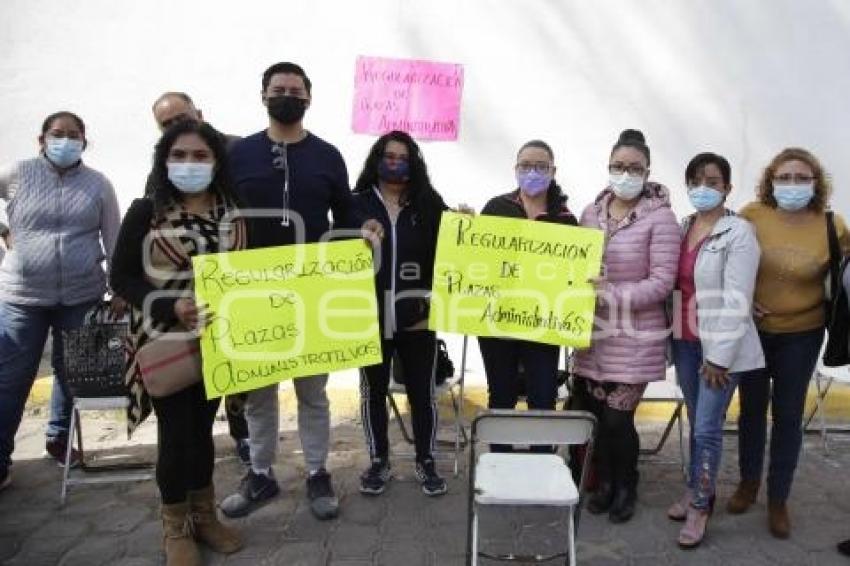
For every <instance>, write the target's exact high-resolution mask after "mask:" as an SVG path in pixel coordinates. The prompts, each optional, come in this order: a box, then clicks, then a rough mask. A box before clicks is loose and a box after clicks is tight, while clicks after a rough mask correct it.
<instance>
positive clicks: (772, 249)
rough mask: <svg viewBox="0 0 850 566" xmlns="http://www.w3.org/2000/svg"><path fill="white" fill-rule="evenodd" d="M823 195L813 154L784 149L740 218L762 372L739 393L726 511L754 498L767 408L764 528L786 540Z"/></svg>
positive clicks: (818, 313) (839, 226) (819, 276)
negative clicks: (749, 246) (757, 252)
mask: <svg viewBox="0 0 850 566" xmlns="http://www.w3.org/2000/svg"><path fill="white" fill-rule="evenodd" d="M830 189H831V188H830V183H829V180H828V178H827V176H826V174H825V172H824V170H823V167H821V164H820V163H819V162H818V160H817V158H815V156H814V155H812V154H811V153H809V152H808V151H806V150H805V149H800V148H787V149H784V150H782V151H781V152H780V153H779V154H778V155H777V156H776V157H774V158H773V160H771V162H770V164H769V165H768V166H767V168H765V170H764V173H763V174H762V177H761V180H760V181H759V185H758V200H757V201H756V202H752V203H750V204H748V205H746V206H745V207H744V208H743V209H742V210H741V212H740V215H741V216H742V217H743V218H746V219H747V220H749V221H750V222H751V223H752V224H753V225H754V226H755V230H756V237H757V238H758V242H759V245H760V246H761V250H762V254H761V262H760V263H759V270H758V277H757V279H756V288H755V297H754V303H753V311H754V315H755V319H756V325H757V327H758V330H759V336H760V338H761V345H762V349H763V350H764V356H765V362H766V367H765V368H764V369H763V370H762V371H760V372H759V373H758V374H756V375H755V376H754V377H752V378H749V379H746V380H742V381H741V384H740V386H739V399H740V406H741V414H740V418H739V421H738V440H739V442H738V466H739V470H740V473H741V482H740V483H739V484H738V487H737V489H736V490H735V493H734V494H733V495H732V498H731V499H730V500H729V502H728V505H727V507H726V508H727V510H728V511H729V512H730V513H743V512H745V511H746V510H747V509H749V507H750V506H751V505H752V504H753V503H754V502H755V500H756V496H757V495H758V491H759V486H760V484H761V478H762V470H763V464H764V449H765V442H766V433H767V405H768V402H770V404H771V416H772V417H773V418H772V421H773V424H772V430H771V434H770V465H769V468H768V471H767V501H768V527H769V529H770V532H771V534H773V536H775V537H777V538H788V536H790V534H791V520H790V517H789V514H788V508H787V505H786V502H787V500H788V496H789V495H790V492H791V483H792V481H793V479H794V470H795V468H796V467H797V458H798V456H799V454H800V446H801V444H802V440H803V432H802V428H801V425H802V419H803V409H804V404H805V400H806V392H807V391H808V387H809V379H810V378H811V376H812V372H813V371H814V369H815V364H816V363H817V359H818V356H819V354H820V349H821V343H822V342H823V336H824V326H825V309H824V300H825V290H824V280H825V277H826V275H827V273H828V271H829V262H830V251H829V243H828V236H827V232H828V228H827V226H828V224H829V223H828V221H827V213H826V210H827V208H828V202H829V196H830ZM832 218H833V225H834V228H835V233H836V235H837V238H838V241H839V243H840V247H841V251H842V253H843V254H846V253H847V252H848V250H850V234H848V232H847V227H846V225H845V223H844V219H843V218H841V216H839V215H838V214H835V215H833V217H832Z"/></svg>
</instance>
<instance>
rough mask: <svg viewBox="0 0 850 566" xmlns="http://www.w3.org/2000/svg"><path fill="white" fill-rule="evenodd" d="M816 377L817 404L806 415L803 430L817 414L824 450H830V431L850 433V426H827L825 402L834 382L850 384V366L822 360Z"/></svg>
mask: <svg viewBox="0 0 850 566" xmlns="http://www.w3.org/2000/svg"><path fill="white" fill-rule="evenodd" d="M814 379H815V388H816V389H817V393H816V395H815V406H814V408H813V409H812V410H811V412H810V413H809V415H808V417H806V420H805V422H804V423H803V430H804V431H805V430H807V429H809V426H810V425H811V423H812V421H813V420H814V418H815V416H817V417H818V424H819V426H820V434H821V439H822V441H823V449H824V452H829V444H828V438H827V436H828V434H829V433H830V432H832V433H843V434H846V433H850V428H848V427H847V426H843V427H836V426H832V427H830V426H827V424H826V410H825V408H824V402H825V401H826V395H827V393H829V390H830V388H831V387H832V385H833V384H834V383H843V384H846V385H850V366H839V367H827V366H825V365H823V364H822V363H821V362H818V365H817V367H816V368H815V373H814Z"/></svg>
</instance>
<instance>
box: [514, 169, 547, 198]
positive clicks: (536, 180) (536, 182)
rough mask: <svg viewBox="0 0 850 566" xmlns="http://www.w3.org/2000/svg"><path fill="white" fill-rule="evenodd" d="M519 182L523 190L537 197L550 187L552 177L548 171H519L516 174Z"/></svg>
mask: <svg viewBox="0 0 850 566" xmlns="http://www.w3.org/2000/svg"><path fill="white" fill-rule="evenodd" d="M516 180H517V184H519V188H520V190H521V191H522V192H524V193H525V194H527V195H528V196H530V197H536V196H537V195H539V194H540V193H542V192H543V191H545V190H546V189H548V188H549V185H550V184H551V183H552V177H550V176H549V175H547V174H546V173H538V172H537V171H535V170H534V169H532V170H531V171H527V172H524V173H523V172H521V171H518V172H517V174H516Z"/></svg>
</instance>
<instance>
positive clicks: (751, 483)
mask: <svg viewBox="0 0 850 566" xmlns="http://www.w3.org/2000/svg"><path fill="white" fill-rule="evenodd" d="M760 485H761V482H759V481H758V480H741V483H739V484H738V487H737V489H735V493H733V494H732V497H731V498H729V501H728V502H727V503H726V511H728V512H729V513H732V514H733V515H740V514H741V513H745V512H746V511H747V509H749V508H750V506H751V505H752V504H753V503H755V502H756V497H757V496H758V493H759V486H760Z"/></svg>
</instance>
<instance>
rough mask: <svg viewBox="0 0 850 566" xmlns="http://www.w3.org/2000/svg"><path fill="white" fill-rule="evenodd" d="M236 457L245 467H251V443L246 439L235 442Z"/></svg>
mask: <svg viewBox="0 0 850 566" xmlns="http://www.w3.org/2000/svg"><path fill="white" fill-rule="evenodd" d="M236 455H237V456H239V460H240V461H241V462H242V463H243V464H245V466H248V467H250V466H251V442H250V441H249V440H248V439H247V438H240V439H239V440H237V441H236Z"/></svg>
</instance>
